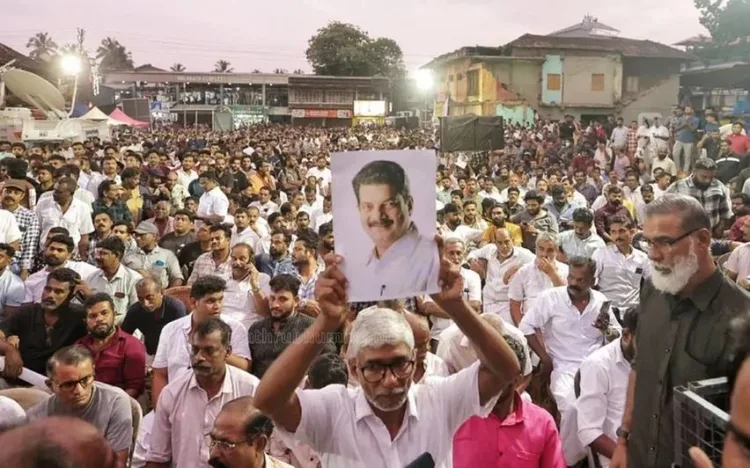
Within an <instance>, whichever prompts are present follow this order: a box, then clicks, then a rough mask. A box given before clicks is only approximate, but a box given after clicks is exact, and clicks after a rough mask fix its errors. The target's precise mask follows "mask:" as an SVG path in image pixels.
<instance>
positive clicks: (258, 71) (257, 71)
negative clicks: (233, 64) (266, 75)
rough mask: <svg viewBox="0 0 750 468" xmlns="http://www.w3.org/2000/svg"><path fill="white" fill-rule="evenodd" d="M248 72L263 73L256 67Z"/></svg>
mask: <svg viewBox="0 0 750 468" xmlns="http://www.w3.org/2000/svg"><path fill="white" fill-rule="evenodd" d="M250 73H256V74H257V73H263V72H262V71H260V70H258V69H257V68H256V69H255V70H253V71H251V72H250Z"/></svg>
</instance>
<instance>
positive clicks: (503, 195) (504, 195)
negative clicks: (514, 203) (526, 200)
mask: <svg viewBox="0 0 750 468" xmlns="http://www.w3.org/2000/svg"><path fill="white" fill-rule="evenodd" d="M508 188H510V187H506V188H504V189H503V191H502V192H500V199H499V201H500V203H505V202H507V201H508ZM518 190H519V192H520V193H519V194H518V203H521V200H523V197H524V195H526V189H525V188H523V187H521V186H519V187H518Z"/></svg>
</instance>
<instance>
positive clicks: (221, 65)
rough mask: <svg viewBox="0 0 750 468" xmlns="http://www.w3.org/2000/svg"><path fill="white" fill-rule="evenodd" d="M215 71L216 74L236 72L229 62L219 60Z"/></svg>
mask: <svg viewBox="0 0 750 468" xmlns="http://www.w3.org/2000/svg"><path fill="white" fill-rule="evenodd" d="M214 71H215V72H216V73H232V72H233V71H234V68H232V64H231V63H230V62H228V61H227V60H223V59H222V60H218V61H217V62H216V63H215V64H214Z"/></svg>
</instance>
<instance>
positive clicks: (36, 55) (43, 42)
mask: <svg viewBox="0 0 750 468" xmlns="http://www.w3.org/2000/svg"><path fill="white" fill-rule="evenodd" d="M26 48H27V49H31V51H30V52H29V57H30V58H32V59H34V60H47V59H49V58H51V57H53V56H54V55H55V53H57V44H56V43H55V41H53V40H52V37H50V35H49V34H48V33H46V32H39V33H36V34H34V35H33V36H31V37H30V38H29V40H28V42H26Z"/></svg>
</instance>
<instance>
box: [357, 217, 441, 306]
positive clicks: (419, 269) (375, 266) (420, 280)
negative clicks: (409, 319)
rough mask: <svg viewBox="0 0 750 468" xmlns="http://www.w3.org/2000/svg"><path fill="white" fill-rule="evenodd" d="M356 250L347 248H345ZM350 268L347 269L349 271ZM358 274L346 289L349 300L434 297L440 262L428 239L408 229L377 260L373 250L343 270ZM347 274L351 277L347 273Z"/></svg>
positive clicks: (434, 248) (435, 247) (433, 244)
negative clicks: (431, 294)
mask: <svg viewBox="0 0 750 468" xmlns="http://www.w3.org/2000/svg"><path fill="white" fill-rule="evenodd" d="M355 247H359V246H353V245H351V246H350V247H349V248H355ZM349 268H351V269H349ZM347 270H348V271H350V272H358V273H359V274H358V276H359V278H358V280H357V281H352V282H351V283H350V285H349V300H351V301H355V302H356V301H372V300H385V299H394V298H399V297H406V296H417V295H421V294H424V293H435V292H438V291H439V288H438V273H439V272H440V258H439V257H438V249H437V245H436V244H435V242H434V240H433V239H432V238H431V237H426V236H422V235H420V234H419V232H418V231H417V230H416V228H414V227H412V228H410V229H409V230H408V231H407V232H406V233H405V234H404V235H403V236H402V237H401V238H400V239H398V240H397V241H396V242H394V243H393V244H392V245H391V246H390V247H389V248H388V250H386V251H385V252H384V253H383V255H382V256H381V257H380V258H378V257H377V255H376V254H375V248H374V247H372V250H371V251H370V252H369V254H368V255H367V256H366V257H365V258H364V261H362V260H361V259H360V260H359V261H357V260H355V261H354V262H352V264H351V267H347ZM350 274H351V273H350Z"/></svg>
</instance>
